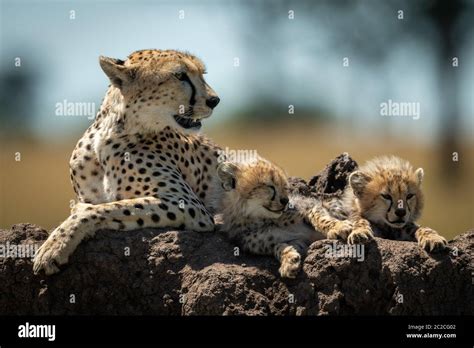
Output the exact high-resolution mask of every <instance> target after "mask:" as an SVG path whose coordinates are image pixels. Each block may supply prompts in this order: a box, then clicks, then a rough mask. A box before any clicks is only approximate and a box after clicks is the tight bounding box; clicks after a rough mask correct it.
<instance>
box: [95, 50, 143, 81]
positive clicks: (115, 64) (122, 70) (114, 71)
mask: <svg viewBox="0 0 474 348" xmlns="http://www.w3.org/2000/svg"><path fill="white" fill-rule="evenodd" d="M99 63H100V67H101V68H102V70H104V72H105V74H106V75H107V76H108V77H109V79H110V82H112V84H113V85H114V86H115V87H118V88H120V87H122V85H123V83H124V82H125V83H128V82H131V81H132V80H133V79H134V78H135V70H134V69H132V68H130V67H126V66H125V65H124V63H125V62H124V61H123V60H120V59H114V58H109V57H104V56H100V57H99Z"/></svg>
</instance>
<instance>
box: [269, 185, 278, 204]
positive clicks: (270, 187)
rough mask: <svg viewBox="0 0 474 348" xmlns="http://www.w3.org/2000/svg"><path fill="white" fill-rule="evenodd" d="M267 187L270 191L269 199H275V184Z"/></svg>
mask: <svg viewBox="0 0 474 348" xmlns="http://www.w3.org/2000/svg"><path fill="white" fill-rule="evenodd" d="M268 188H269V189H270V190H271V191H272V198H271V200H272V201H273V200H274V199H275V196H276V189H275V186H273V185H268Z"/></svg>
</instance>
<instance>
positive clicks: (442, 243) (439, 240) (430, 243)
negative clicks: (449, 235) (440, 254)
mask: <svg viewBox="0 0 474 348" xmlns="http://www.w3.org/2000/svg"><path fill="white" fill-rule="evenodd" d="M417 234H418V235H419V236H420V237H419V238H418V245H419V246H420V247H422V248H423V249H424V250H426V251H427V252H430V253H431V252H437V251H441V250H443V249H445V248H446V247H447V246H448V242H447V241H446V239H445V238H444V237H442V236H440V235H439V234H438V233H437V232H436V231H435V230H432V229H431V228H427V227H423V228H422V230H421V231H420V230H419V231H417Z"/></svg>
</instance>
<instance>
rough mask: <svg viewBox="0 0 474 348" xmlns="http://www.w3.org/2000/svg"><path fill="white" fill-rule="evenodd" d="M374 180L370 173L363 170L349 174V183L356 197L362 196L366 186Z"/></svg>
mask: <svg viewBox="0 0 474 348" xmlns="http://www.w3.org/2000/svg"><path fill="white" fill-rule="evenodd" d="M371 180H372V178H371V177H370V175H368V174H365V173H363V172H361V171H358V170H356V171H355V172H353V173H352V174H351V175H350V176H349V185H351V187H352V191H354V194H355V195H356V197H360V196H362V193H363V192H364V188H365V186H367V184H368V183H369V182H370V181H371Z"/></svg>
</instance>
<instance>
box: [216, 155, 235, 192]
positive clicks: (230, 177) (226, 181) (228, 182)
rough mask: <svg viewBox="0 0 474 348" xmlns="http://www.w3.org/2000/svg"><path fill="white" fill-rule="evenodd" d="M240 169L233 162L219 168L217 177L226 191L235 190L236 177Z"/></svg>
mask: <svg viewBox="0 0 474 348" xmlns="http://www.w3.org/2000/svg"><path fill="white" fill-rule="evenodd" d="M238 170H239V168H238V167H237V166H236V165H235V164H234V163H231V162H224V163H221V164H219V166H218V167H217V176H218V177H219V180H220V181H221V183H222V188H223V189H224V190H225V191H231V190H233V189H235V184H236V181H235V176H236V174H237V171H238Z"/></svg>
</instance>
